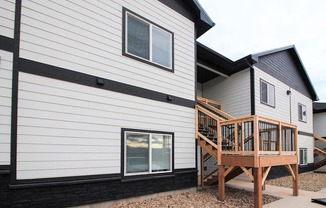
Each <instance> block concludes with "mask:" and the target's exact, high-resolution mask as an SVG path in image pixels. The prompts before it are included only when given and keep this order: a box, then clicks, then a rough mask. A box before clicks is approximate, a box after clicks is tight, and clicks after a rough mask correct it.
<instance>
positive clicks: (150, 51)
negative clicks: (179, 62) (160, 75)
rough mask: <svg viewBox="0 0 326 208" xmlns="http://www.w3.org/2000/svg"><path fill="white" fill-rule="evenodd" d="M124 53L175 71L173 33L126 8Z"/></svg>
mask: <svg viewBox="0 0 326 208" xmlns="http://www.w3.org/2000/svg"><path fill="white" fill-rule="evenodd" d="M124 15H125V23H124V25H125V28H124V34H125V35H124V36H125V40H124V54H125V55H128V56H129V57H132V58H136V59H138V60H142V61H145V62H149V63H152V64H154V65H156V66H159V67H161V68H164V69H167V70H170V71H173V33H172V32H170V31H168V30H166V29H164V28H162V27H160V26H158V25H156V24H154V23H152V22H150V21H149V20H146V19H145V18H142V17H140V16H139V15H136V14H135V13H133V12H131V11H128V10H126V9H125V10H124Z"/></svg>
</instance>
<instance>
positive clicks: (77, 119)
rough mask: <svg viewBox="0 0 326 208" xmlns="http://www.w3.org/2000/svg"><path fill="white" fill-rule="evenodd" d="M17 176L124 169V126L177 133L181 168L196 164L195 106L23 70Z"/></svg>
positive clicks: (177, 160) (105, 171)
mask: <svg viewBox="0 0 326 208" xmlns="http://www.w3.org/2000/svg"><path fill="white" fill-rule="evenodd" d="M19 79H20V81H19V101H18V141H17V178H18V179H32V178H51V177H63V176H81V175H93V174H110V173H120V168H121V167H120V162H121V161H120V157H121V152H120V151H121V128H132V129H145V130H153V131H167V132H174V133H175V148H174V150H175V154H174V156H175V168H194V167H195V141H194V131H195V130H194V127H195V124H194V120H195V116H194V109H192V108H186V107H182V106H176V105H172V104H166V103H162V102H157V101H152V100H148V99H144V98H139V97H133V96H129V95H124V94H119V93H115V92H111V91H106V90H101V89H96V88H92V87H86V86H81V85H77V84H73V83H68V82H63V81H58V80H54V79H49V78H44V77H40V76H35V75H31V74H26V73H20V74H19Z"/></svg>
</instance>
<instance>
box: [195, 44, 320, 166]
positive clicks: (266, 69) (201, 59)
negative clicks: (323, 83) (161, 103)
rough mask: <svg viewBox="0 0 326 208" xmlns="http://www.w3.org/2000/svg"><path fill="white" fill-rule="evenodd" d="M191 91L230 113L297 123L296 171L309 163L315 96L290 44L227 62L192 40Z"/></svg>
mask: <svg viewBox="0 0 326 208" xmlns="http://www.w3.org/2000/svg"><path fill="white" fill-rule="evenodd" d="M197 48H198V49H197V51H198V55H197V57H198V60H197V62H198V73H200V72H202V73H206V76H199V75H198V78H197V81H198V87H197V93H198V94H199V95H202V96H203V97H205V98H209V99H213V100H217V101H219V102H221V103H222V104H223V110H224V111H225V112H226V113H228V114H230V115H232V116H234V117H236V118H239V117H245V116H248V115H260V116H266V117H269V118H272V119H276V120H280V121H283V122H287V123H291V124H294V125H297V127H298V134H299V137H298V140H299V152H300V158H299V161H300V169H301V171H305V170H310V169H312V168H313V163H314V153H313V151H314V139H313V132H314V131H313V111H312V103H313V101H316V100H318V97H317V94H316V92H315V90H314V88H313V85H312V83H311V81H310V79H309V77H308V74H307V73H306V70H305V68H304V66H303V64H302V62H301V60H300V57H299V55H298V53H297V50H296V48H295V47H294V46H288V47H283V48H279V49H275V50H270V51H266V52H262V53H257V54H253V55H249V56H246V57H244V58H242V59H240V60H238V61H235V62H233V61H231V60H229V59H227V58H226V57H224V56H222V55H220V54H218V53H216V52H215V51H213V50H211V49H209V48H207V47H205V46H204V45H202V44H200V43H198V44H197Z"/></svg>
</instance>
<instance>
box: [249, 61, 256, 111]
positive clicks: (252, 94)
mask: <svg viewBox="0 0 326 208" xmlns="http://www.w3.org/2000/svg"><path fill="white" fill-rule="evenodd" d="M250 102H251V115H255V114H256V104H255V102H256V99H255V70H254V68H253V67H250Z"/></svg>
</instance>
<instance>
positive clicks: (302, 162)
mask: <svg viewBox="0 0 326 208" xmlns="http://www.w3.org/2000/svg"><path fill="white" fill-rule="evenodd" d="M299 152H300V161H299V164H300V165H307V148H300V149H299Z"/></svg>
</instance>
